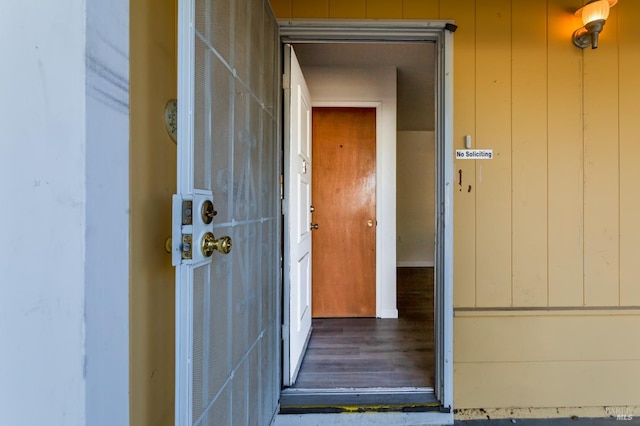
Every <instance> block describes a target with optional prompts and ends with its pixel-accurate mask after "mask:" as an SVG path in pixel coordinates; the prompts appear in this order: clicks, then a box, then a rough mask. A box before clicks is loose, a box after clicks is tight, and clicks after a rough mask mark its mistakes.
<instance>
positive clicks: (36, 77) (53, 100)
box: [0, 0, 129, 426]
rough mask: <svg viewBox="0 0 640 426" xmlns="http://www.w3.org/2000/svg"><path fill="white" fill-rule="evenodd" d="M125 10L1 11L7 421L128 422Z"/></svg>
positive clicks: (1, 266) (80, 4) (84, 4)
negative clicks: (113, 83)
mask: <svg viewBox="0 0 640 426" xmlns="http://www.w3.org/2000/svg"><path fill="white" fill-rule="evenodd" d="M128 6H129V4H128V1H127V0H110V1H102V0H86V1H72V0H61V1H57V2H51V1H49V0H34V1H32V2H29V3H28V4H27V3H21V2H5V3H4V4H3V6H2V11H1V12H0V24H2V25H0V50H1V51H2V52H3V53H4V55H5V57H6V58H7V60H4V61H3V65H2V67H0V93H2V100H3V102H2V103H1V104H0V116H2V122H3V123H4V125H3V129H2V134H1V136H0V150H1V155H0V192H1V193H2V194H3V197H4V200H5V201H4V203H3V209H2V213H1V216H0V217H1V218H2V222H3V226H2V227H0V241H1V242H2V244H0V259H1V260H0V341H1V342H2V350H1V351H0V383H1V384H2V385H1V386H0V419H1V423H2V424H7V425H45V424H47V425H49V424H56V425H74V426H76V425H85V424H91V425H92V426H94V425H115V424H118V425H126V424H128V417H129V411H128V270H127V264H128V261H127V258H128V236H127V235H128V225H127V223H128V221H127V220H123V218H126V217H127V215H128V212H127V202H126V200H127V199H128V157H127V152H128V101H127V100H126V99H127V96H128V95H127V96H125V97H124V99H123V96H121V92H122V91H124V92H125V93H127V94H128V77H126V76H127V72H128V41H129V40H128V38H129V36H128ZM109 52H110V53H109ZM9 58H10V59H9ZM123 76H124V79H123V78H121V77H123ZM104 79H112V80H116V81H117V84H118V85H119V87H120V88H121V89H120V92H117V93H116V94H114V93H113V90H112V87H108V86H101V85H100V84H99V83H98V81H100V80H104ZM110 111H111V112H110Z"/></svg>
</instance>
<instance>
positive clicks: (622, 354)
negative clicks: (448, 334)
mask: <svg viewBox="0 0 640 426" xmlns="http://www.w3.org/2000/svg"><path fill="white" fill-rule="evenodd" d="M523 315H526V313H524V314H523ZM638 327H640V310H638V311H636V312H635V314H633V313H630V312H627V313H625V314H620V315H617V314H616V312H612V313H611V315H603V314H600V315H590V312H584V311H583V314H582V316H578V315H562V314H557V313H554V312H548V313H546V314H545V315H532V316H511V317H509V316H503V315H499V316H473V314H472V313H470V314H469V315H468V316H466V315H465V316H464V317H456V319H455V334H454V339H455V345H454V359H455V361H456V363H465V362H475V363H480V362H493V363H495V362H502V363H509V362H524V361H533V362H541V361H544V362H549V361H606V360H611V359H616V360H637V361H640V339H638V338H637V337H636V335H637V331H634V330H637V329H638Z"/></svg>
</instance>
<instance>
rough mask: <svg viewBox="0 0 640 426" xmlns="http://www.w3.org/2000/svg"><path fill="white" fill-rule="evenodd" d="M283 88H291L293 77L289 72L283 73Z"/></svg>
mask: <svg viewBox="0 0 640 426" xmlns="http://www.w3.org/2000/svg"><path fill="white" fill-rule="evenodd" d="M282 88H283V89H284V90H288V89H290V88H291V78H289V74H282Z"/></svg>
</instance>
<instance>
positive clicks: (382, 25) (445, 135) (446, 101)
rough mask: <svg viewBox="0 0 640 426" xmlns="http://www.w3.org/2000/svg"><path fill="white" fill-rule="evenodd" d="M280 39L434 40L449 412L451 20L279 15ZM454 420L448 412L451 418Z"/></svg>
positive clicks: (444, 380) (439, 360)
mask: <svg viewBox="0 0 640 426" xmlns="http://www.w3.org/2000/svg"><path fill="white" fill-rule="evenodd" d="M278 23H279V26H280V34H281V38H282V42H283V43H327V42H338V41H343V42H344V41H349V42H356V41H363V42H366V41H374V42H382V41H396V42H398V41H406V42H433V43H435V44H436V91H435V95H436V162H437V176H436V205H437V215H436V216H437V219H436V220H437V227H436V263H435V265H436V283H435V286H436V297H435V299H436V300H435V311H436V324H435V355H436V360H435V361H436V363H435V366H436V368H435V389H434V391H435V394H436V397H437V399H438V401H439V402H440V405H441V409H442V411H445V412H448V414H449V415H451V416H452V413H453V161H454V158H453V31H455V29H456V26H455V25H454V24H453V23H452V22H451V21H409V20H406V21H374V20H371V21H364V20H280V21H279V22H278ZM451 420H452V418H451Z"/></svg>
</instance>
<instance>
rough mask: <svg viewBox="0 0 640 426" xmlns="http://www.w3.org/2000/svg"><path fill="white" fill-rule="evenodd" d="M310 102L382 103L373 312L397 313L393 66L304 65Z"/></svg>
mask: <svg viewBox="0 0 640 426" xmlns="http://www.w3.org/2000/svg"><path fill="white" fill-rule="evenodd" d="M303 72H304V75H305V79H306V81H307V85H308V86H309V91H310V92H311V98H312V102H313V104H314V105H318V104H320V103H321V104H322V105H330V104H332V103H335V105H346V104H349V103H352V104H354V105H355V103H358V102H379V103H381V111H382V112H381V117H377V118H376V120H377V124H378V132H377V141H376V162H377V164H376V167H377V180H376V185H377V189H376V198H377V199H376V210H377V220H378V228H377V232H376V237H377V242H376V315H377V316H378V317H380V318H397V317H398V309H397V304H396V247H395V244H389V242H395V241H396V111H397V106H396V105H397V103H396V86H397V84H396V81H397V73H396V68H395V67H378V68H375V67H369V68H338V67H335V68H334V67H303Z"/></svg>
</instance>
